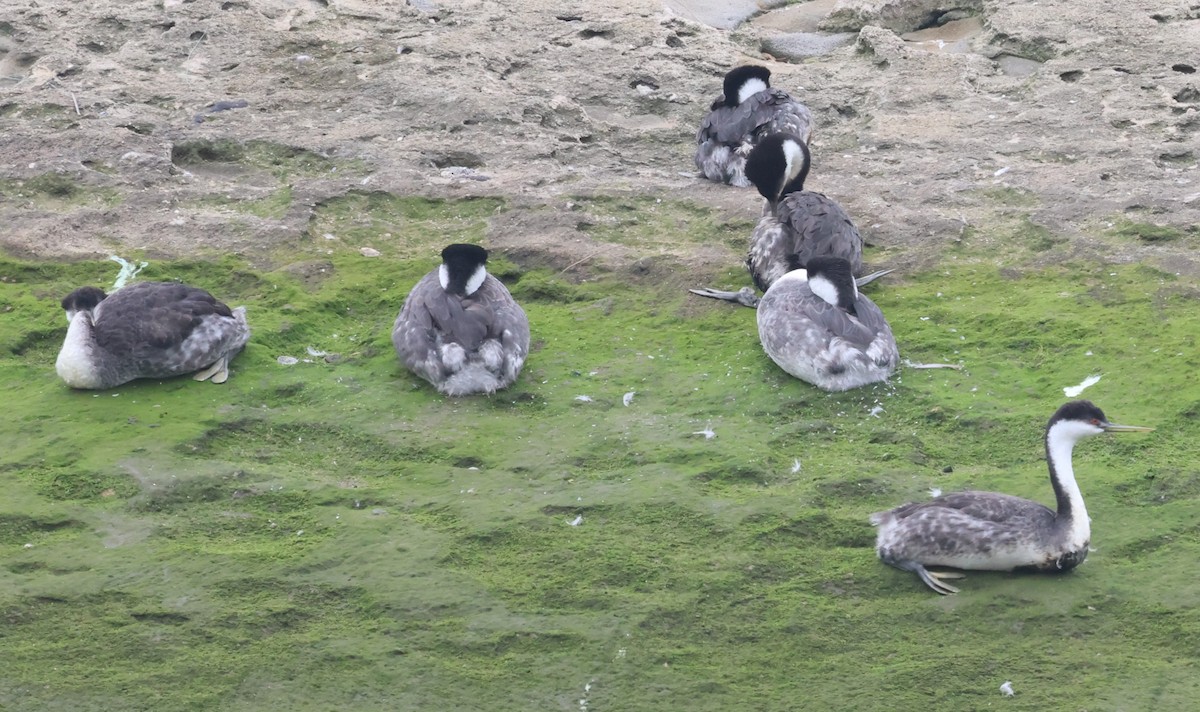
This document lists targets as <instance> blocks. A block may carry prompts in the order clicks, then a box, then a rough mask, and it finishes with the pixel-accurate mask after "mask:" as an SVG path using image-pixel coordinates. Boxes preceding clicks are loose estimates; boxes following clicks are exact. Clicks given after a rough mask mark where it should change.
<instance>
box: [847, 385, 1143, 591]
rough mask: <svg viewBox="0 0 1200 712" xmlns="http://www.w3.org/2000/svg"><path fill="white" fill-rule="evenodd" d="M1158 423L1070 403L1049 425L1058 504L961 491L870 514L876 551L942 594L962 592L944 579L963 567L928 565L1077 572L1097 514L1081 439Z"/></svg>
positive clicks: (1049, 452) (1049, 451) (1048, 449)
mask: <svg viewBox="0 0 1200 712" xmlns="http://www.w3.org/2000/svg"><path fill="white" fill-rule="evenodd" d="M1153 429H1154V428H1145V427H1142V426H1138V425H1117V424H1116V423H1110V422H1109V421H1108V418H1106V417H1105V416H1104V412H1103V411H1101V410H1100V409H1099V408H1097V407H1096V406H1094V405H1092V403H1090V402H1089V401H1072V402H1070V403H1067V404H1066V405H1064V406H1063V407H1061V408H1059V409H1058V411H1057V412H1056V413H1055V414H1054V415H1053V416H1052V417H1051V418H1050V422H1049V424H1047V426H1046V461H1047V463H1048V464H1049V467H1050V484H1051V485H1052V486H1053V487H1054V497H1055V500H1056V502H1057V508H1056V509H1050V508H1049V507H1047V506H1045V505H1043V504H1039V503H1038V502H1033V501H1030V500H1028V499H1022V498H1020V497H1013V496H1011V495H1007V494H1000V493H998V492H959V493H957V494H950V495H945V496H943V497H936V498H934V499H932V500H930V501H928V502H914V503H912V504H905V505H903V506H900V507H896V508H895V509H891V510H888V511H886V512H877V513H876V514H872V515H871V523H872V524H874V525H875V526H877V527H878V528H879V532H878V538H877V540H876V544H875V550H876V552H877V553H878V554H879V558H880V559H881V560H882V561H883V562H884V563H885V564H889V565H891V566H895V567H896V568H898V569H903V570H904V571H912V572H913V573H915V574H916V575H917V576H919V577H920V579H921V581H923V582H924V583H925V585H926V586H928V587H929V588H931V589H933V590H934V591H936V592H937V593H940V594H949V593H958V589H957V588H955V587H954V586H951V585H950V584H948V583H946V582H945V581H943V580H942V579H946V578H961V577H962V574H958V573H950V572H936V571H930V570H928V569H927V568H926V567H927V566H947V567H950V568H955V569H975V570H983V571H1013V570H1032V571H1051V572H1054V571H1070V570H1071V569H1073V568H1075V567H1076V566H1078V565H1079V564H1081V563H1083V560H1084V559H1085V558H1087V555H1088V544H1089V543H1090V541H1091V536H1092V533H1091V521H1090V520H1089V519H1088V513H1087V508H1086V507H1085V506H1084V504H1083V495H1082V494H1081V493H1080V491H1079V485H1078V484H1077V483H1076V482H1075V470H1074V468H1073V467H1072V464H1071V453H1072V451H1073V450H1074V448H1075V443H1077V442H1079V441H1080V440H1082V439H1083V438H1086V437H1091V436H1093V435H1100V434H1101V433H1131V432H1144V431H1149V430H1153Z"/></svg>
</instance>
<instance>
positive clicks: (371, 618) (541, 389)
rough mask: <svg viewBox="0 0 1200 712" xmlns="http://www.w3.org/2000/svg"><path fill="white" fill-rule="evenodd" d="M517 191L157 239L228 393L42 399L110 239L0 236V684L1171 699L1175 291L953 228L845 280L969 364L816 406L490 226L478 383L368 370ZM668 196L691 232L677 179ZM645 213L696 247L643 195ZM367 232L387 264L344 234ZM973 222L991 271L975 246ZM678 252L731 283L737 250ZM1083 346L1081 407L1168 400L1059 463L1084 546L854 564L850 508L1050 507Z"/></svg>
mask: <svg viewBox="0 0 1200 712" xmlns="http://www.w3.org/2000/svg"><path fill="white" fill-rule="evenodd" d="M638 205H639V207H638V209H639V210H643V211H645V210H648V209H649V206H648V205H643V204H638ZM507 209H509V207H508V206H507V205H506V204H504V203H503V202H501V201H496V200H470V201H459V202H451V203H446V202H439V201H429V200H422V199H399V198H394V197H391V196H385V195H382V194H361V195H351V196H347V197H346V198H343V199H340V200H339V201H338V202H337V204H329V205H325V206H321V207H320V208H319V209H318V214H317V217H316V218H315V220H314V227H313V230H312V233H311V235H310V236H309V238H308V239H306V240H304V241H303V242H302V243H300V244H296V245H292V246H290V247H289V248H288V249H287V250H286V251H281V252H280V254H278V255H276V256H274V257H273V258H271V259H256V260H254V261H249V260H244V259H241V258H237V257H221V258H217V257H212V258H211V259H210V258H206V257H203V256H200V257H198V258H197V259H195V260H194V261H187V262H156V261H154V260H150V265H149V266H148V267H147V268H146V269H145V270H144V271H143V273H142V274H141V275H139V279H163V280H171V279H180V280H184V281H187V282H189V283H192V284H196V285H199V286H202V287H205V288H207V289H209V290H211V291H212V292H214V293H215V294H217V295H218V296H220V297H222V298H223V299H225V300H226V301H228V302H229V303H230V304H233V305H241V304H244V305H246V306H247V308H248V311H249V319H250V322H251V325H252V328H253V331H254V333H253V337H252V341H251V343H250V345H249V346H248V348H247V350H246V351H245V352H244V353H243V354H242V355H241V356H240V357H239V358H238V359H237V360H236V361H235V363H234V366H235V372H234V374H233V376H232V377H231V379H230V380H229V382H228V383H226V384H225V385H223V386H215V385H212V384H208V383H194V382H193V381H191V380H190V379H187V378H184V379H177V380H172V381H166V382H153V381H145V382H137V383H134V384H129V385H126V386H123V387H121V388H118V389H114V390H112V391H106V392H98V393H92V392H76V391H71V390H69V389H67V388H65V387H64V386H63V385H62V384H61V383H60V382H59V381H58V380H57V378H56V377H55V375H54V359H55V356H56V354H57V350H58V347H59V344H60V343H61V339H62V337H63V334H64V333H65V327H66V324H65V320H64V318H63V315H62V312H61V310H60V309H59V306H58V302H59V300H60V299H61V297H62V296H63V295H64V294H66V293H67V292H68V291H69V290H70V289H71V288H73V287H75V286H78V285H81V284H97V285H100V286H108V285H109V284H111V281H112V279H113V277H114V276H115V274H116V271H117V266H116V265H115V264H114V263H112V262H104V261H95V262H80V263H71V264H67V263H31V262H21V261H16V260H11V259H4V260H2V261H0V398H2V399H3V403H4V410H5V411H6V412H5V416H4V417H3V419H0V439H2V441H3V448H2V449H0V484H2V485H3V489H4V493H5V496H4V497H3V498H0V612H2V614H3V617H4V620H3V626H0V650H3V651H4V653H3V661H4V664H3V666H0V709H3V710H46V709H71V710H142V709H144V710H156V711H160V712H161V711H166V710H346V709H353V710H410V709H411V710H416V709H428V710H489V711H492V710H582V711H587V710H591V711H592V712H595V711H598V710H620V711H622V712H630V711H636V710H655V711H658V710H680V709H689V710H697V711H699V710H732V709H745V710H794V709H811V710H834V709H856V710H898V709H921V708H925V707H927V706H936V707H937V708H939V709H947V710H965V709H988V708H997V709H999V708H1007V709H1012V710H1047V709H1071V710H1075V709H1086V710H1134V709H1184V708H1186V707H1187V706H1188V705H1189V704H1191V703H1192V701H1193V700H1195V699H1196V698H1197V696H1200V669H1198V668H1197V666H1198V661H1200V650H1198V649H1197V645H1196V640H1197V637H1198V636H1200V613H1197V612H1196V607H1197V604H1198V603H1200V583H1197V581H1196V577H1195V570H1196V569H1195V562H1196V561H1197V559H1198V558H1200V536H1198V531H1200V508H1198V504H1200V502H1198V498H1200V467H1197V465H1196V461H1197V457H1198V456H1200V452H1198V451H1200V445H1197V443H1198V442H1200V425H1198V422H1200V421H1198V419H1197V415H1200V387H1197V385H1196V384H1195V378H1194V374H1195V373H1196V372H1197V368H1198V366H1200V364H1198V363H1197V361H1198V359H1200V352H1198V351H1197V348H1196V347H1197V344H1196V339H1197V335H1200V312H1197V310H1196V308H1195V304H1196V298H1197V295H1198V294H1200V291H1198V290H1197V288H1196V286H1195V285H1192V284H1190V283H1185V282H1184V281H1182V280H1180V279H1179V278H1176V277H1175V276H1173V275H1171V274H1167V273H1163V272H1159V271H1157V270H1154V269H1151V268H1148V267H1145V266H1141V265H1123V266H1113V265H1109V264H1101V263H1097V262H1089V261H1079V259H1077V258H1072V257H1070V253H1068V252H1067V248H1068V247H1069V245H1067V244H1066V242H1065V240H1063V239H1060V238H1057V237H1055V236H1052V235H1048V234H1047V235H1042V234H1037V235H1031V236H1027V237H1028V239H1027V240H1025V241H1024V242H1022V241H1021V239H1023V238H1021V234H1022V232H1021V228H1019V227H1018V228H1015V229H1014V230H1015V231H1014V230H1010V229H1008V228H1004V229H997V231H996V233H995V234H989V233H988V232H987V231H981V230H978V229H976V230H972V231H969V234H967V235H966V236H965V237H964V240H963V241H962V242H961V244H960V245H959V247H957V248H955V249H954V250H952V251H950V252H947V253H946V254H944V255H943V256H942V258H941V261H940V262H939V263H938V264H937V266H936V268H934V269H930V270H928V271H926V272H923V273H920V274H904V275H895V276H893V277H889V278H887V279H885V280H883V281H882V282H880V283H878V284H877V285H874V286H872V287H870V288H869V289H870V293H871V296H872V298H873V299H875V300H876V302H877V303H878V304H879V305H880V306H881V307H882V308H883V310H884V312H885V313H886V314H887V315H888V317H889V319H890V321H891V323H892V325H893V328H894V330H895V332H896V334H897V337H898V340H899V343H900V347H901V350H902V353H903V355H904V357H906V358H907V359H909V360H911V361H916V362H945V363H955V364H961V365H962V366H963V369H962V370H961V371H953V370H916V369H912V368H903V369H902V370H901V371H900V372H899V373H898V374H897V375H896V376H895V377H894V378H893V379H892V381H891V382H890V383H888V384H881V385H877V386H874V387H868V388H864V389H860V390H857V391H853V392H849V393H843V394H832V395H831V394H825V393H822V392H820V391H817V390H815V389H813V388H811V387H808V386H807V385H805V384H803V383H801V382H798V381H796V380H794V379H792V378H790V377H788V376H787V375H786V374H784V373H783V372H781V371H780V370H779V369H777V368H776V367H775V366H774V365H773V364H772V363H771V362H770V361H769V360H768V359H767V358H766V357H765V356H764V355H763V354H762V352H761V349H760V348H759V346H758V342H757V337H756V332H755V325H754V312H753V311H751V310H748V309H742V308H735V307H732V306H729V305H726V304H721V303H716V302H706V301H701V300H698V299H696V298H695V297H691V296H689V295H687V294H686V292H685V291H683V290H682V289H680V288H679V285H678V284H677V281H678V280H672V279H654V278H653V277H647V276H644V275H643V276H639V275H634V274H626V273H621V272H603V271H598V272H597V273H595V274H592V275H590V279H588V280H587V281H581V282H576V281H572V280H569V279H567V278H565V277H564V276H563V275H562V274H561V273H559V272H558V271H556V270H551V269H548V268H546V267H545V266H539V265H536V264H518V263H516V262H514V261H510V260H507V259H505V258H504V257H503V256H500V255H496V256H495V259H494V260H493V265H492V268H493V272H494V273H495V274H497V275H498V276H499V277H501V278H502V279H503V280H504V281H506V282H507V283H508V284H510V286H511V287H512V290H513V293H514V294H515V295H516V296H517V298H518V299H520V300H521V301H522V303H523V304H524V306H525V308H526V310H527V311H528V313H529V316H530V321H531V322H532V325H533V333H534V342H535V343H534V348H533V353H532V354H531V356H530V358H529V362H528V364H527V366H526V369H525V371H524V373H523V375H522V376H521V378H520V380H519V381H518V382H517V384H516V385H515V386H514V387H513V388H511V389H510V390H508V391H505V392H503V393H500V394H497V395H496V396H494V397H491V398H465V399H448V398H445V397H442V396H439V395H438V394H437V393H436V392H435V391H433V389H432V388H430V387H429V386H427V385H426V384H425V383H423V382H422V381H420V380H418V379H416V378H415V377H413V376H411V375H409V374H407V373H406V372H404V371H402V370H401V369H400V368H399V366H398V363H397V361H396V359H395V356H394V354H393V352H392V348H391V344H390V341H389V331H390V326H391V323H392V320H393V319H394V317H395V314H396V312H397V311H398V309H399V307H400V304H401V302H402V301H403V298H404V295H405V294H406V293H407V290H408V289H409V288H410V287H411V286H412V284H413V283H415V281H416V280H417V279H418V278H419V277H420V276H421V275H422V274H423V273H424V272H426V271H427V270H429V269H430V268H432V267H433V266H434V264H435V263H436V254H437V251H438V250H439V249H440V248H441V246H442V245H444V244H445V243H446V242H449V241H457V240H484V239H485V238H484V235H485V228H486V224H487V220H488V219H489V217H490V216H493V215H495V214H497V213H499V212H502V211H504V210H507ZM589 209H590V210H591V211H592V212H593V213H596V214H611V215H612V217H613V220H612V221H609V222H606V223H603V224H601V225H600V226H599V227H597V228H596V231H595V232H596V234H595V235H594V237H596V239H606V240H607V239H611V240H612V241H626V242H628V240H630V239H636V240H638V241H639V242H638V245H639V246H640V245H641V244H642V243H641V242H640V241H641V240H642V237H643V236H638V235H637V234H634V237H633V238H631V237H630V234H631V231H622V230H616V229H613V228H611V227H608V226H611V225H614V224H618V225H619V223H620V221H621V220H622V219H625V218H624V217H622V216H623V215H624V214H625V213H624V212H623V211H627V210H628V206H625V205H621V204H620V201H613V200H612V199H607V198H597V199H595V200H594V201H592V202H591V204H590V206H589ZM661 210H663V211H665V214H667V215H668V217H669V216H670V215H671V211H674V216H675V217H677V218H679V219H680V220H684V219H686V220H691V221H693V223H702V224H705V225H716V224H717V223H715V222H713V221H712V217H711V215H710V214H709V213H708V211H707V209H705V208H702V207H699V206H696V205H693V204H688V203H679V204H670V203H668V204H666V205H664V206H662V207H661ZM626 217H627V216H626ZM649 223H650V225H651V226H652V227H653V229H654V230H661V231H662V232H663V235H662V241H661V243H659V244H662V245H668V246H671V247H670V248H669V249H676V250H678V249H684V248H685V247H686V245H684V243H685V242H686V241H687V239H689V238H685V237H684V236H682V235H678V234H677V235H672V234H670V231H671V229H672V225H674V224H676V221H675V220H672V219H653V220H650V221H649ZM713 229H714V230H715V229H716V228H713ZM606 230H607V231H609V232H611V233H612V234H611V235H610V236H608V237H606V236H605V235H607V233H606V232H605V231H606ZM692 232H693V233H694V231H692ZM1025 232H1028V231H1025ZM327 234H328V235H330V236H334V237H337V238H338V239H326V238H325V235H327ZM367 239H369V240H370V244H372V245H374V247H375V248H377V249H378V250H379V251H380V252H381V253H382V255H381V256H380V257H375V258H370V257H364V256H363V255H362V254H360V252H359V251H358V249H357V247H351V246H350V245H359V244H363V242H361V241H362V240H367ZM1105 239H1112V240H1114V241H1117V240H1122V239H1130V238H1128V236H1126V235H1124V234H1122V233H1119V232H1118V233H1114V234H1112V235H1109V236H1108V238H1105ZM1180 239H1192V238H1186V237H1184V238H1180ZM740 240H741V237H740V236H737V239H732V240H730V241H729V242H730V244H739V243H740ZM1005 240H1009V241H1010V247H1009V248H1006V250H1005V251H1004V255H1005V256H1004V257H1003V258H1000V259H999V260H998V259H996V257H995V253H996V250H995V249H994V247H987V245H994V244H995V243H997V242H1003V241H1005ZM646 251H647V252H653V251H654V248H653V247H646ZM731 254H734V253H733V251H731ZM1034 255H1037V256H1039V258H1040V259H1039V260H1038V261H1037V262H1036V263H1035V262H1034V261H1032V256H1034ZM124 256H125V257H127V258H134V257H137V256H136V255H124ZM1047 256H1051V257H1057V258H1058V259H1045V258H1046V257H1047ZM887 258H888V255H887V253H886V251H876V252H875V253H874V254H872V255H871V259H872V261H873V263H874V264H877V265H882V264H886V263H887ZM1037 265H1042V266H1037ZM705 279H707V280H708V283H709V284H718V285H729V286H740V285H741V284H745V283H747V282H748V278H747V277H746V275H745V274H744V273H743V272H741V271H740V269H739V268H738V263H737V258H736V257H734V258H733V259H732V260H731V263H730V269H729V270H728V271H726V272H724V273H721V274H716V275H701V276H699V277H698V278H697V285H696V286H699V285H700V284H703V283H704V281H705ZM322 352H324V354H322ZM281 356H291V357H294V358H296V359H298V360H299V362H298V363H295V364H293V365H283V364H281V363H280V362H279V361H278V358H279V357H281ZM1090 375H1100V376H1102V378H1101V380H1100V382H1099V383H1097V384H1096V385H1094V386H1092V387H1091V388H1090V389H1088V390H1087V392H1086V393H1085V396H1086V397H1089V398H1091V399H1093V400H1094V401H1095V402H1096V403H1097V404H1099V405H1100V406H1101V407H1102V408H1104V409H1105V411H1106V413H1107V414H1108V415H1109V416H1110V417H1111V418H1112V419H1113V420H1115V421H1117V422H1122V423H1131V424H1140V425H1152V426H1155V427H1157V428H1158V430H1157V431H1156V432H1154V433H1150V434H1146V435H1123V436H1114V437H1102V438H1097V439H1093V440H1090V441H1087V442H1085V443H1083V444H1082V445H1081V446H1080V448H1079V450H1078V451H1077V455H1076V470H1077V474H1078V478H1079V480H1080V482H1081V484H1082V487H1083V489H1084V495H1085V497H1086V499H1087V502H1088V506H1089V510H1090V512H1091V515H1092V517H1093V546H1094V550H1093V552H1092V554H1091V556H1090V557H1089V559H1088V560H1087V562H1086V563H1085V564H1084V565H1083V566H1082V567H1080V568H1079V569H1077V570H1076V571H1074V572H1072V573H1070V574H1068V575H1065V576H1062V577H1054V576H1041V577H1039V576H1015V575H1006V574H989V573H972V574H970V576H969V577H968V578H967V579H965V580H964V581H963V582H962V584H961V587H962V589H963V592H962V593H961V594H960V595H958V596H954V597H948V598H940V597H937V596H935V595H933V594H932V593H930V592H929V591H928V590H926V589H924V587H923V586H921V585H920V583H919V582H918V581H917V580H916V578H915V577H913V576H912V575H909V574H905V573H903V572H900V571H896V570H893V569H890V568H888V567H885V566H883V565H882V564H880V563H879V562H878V561H877V560H876V558H875V555H874V551H873V548H872V545H873V539H874V533H873V530H872V528H871V527H870V525H869V524H868V523H867V516H868V515H869V514H870V513H871V512H873V511H877V510H880V509H884V508H888V507H891V506H894V505H897V504H900V503H903V502H905V501H909V500H912V499H920V498H924V497H927V496H928V491H929V489H930V488H940V489H942V490H944V491H952V490H955V489H961V488H968V487H970V488H985V489H995V490H1001V491H1005V492H1009V493H1012V494H1017V495H1023V496H1028V497H1031V498H1035V499H1040V500H1042V501H1046V502H1052V501H1053V498H1052V494H1051V492H1050V488H1049V484H1048V482H1047V478H1046V471H1045V463H1044V461H1043V454H1042V449H1041V448H1042V443H1041V437H1042V428H1043V426H1044V423H1045V421H1046V419H1047V418H1048V417H1049V415H1050V414H1051V413H1052V412H1053V411H1054V409H1055V408H1057V407H1058V406H1059V405H1060V404H1061V403H1062V402H1063V401H1064V400H1066V399H1065V397H1064V396H1063V391H1062V388H1063V387H1064V386H1072V385H1076V384H1078V383H1079V382H1081V381H1082V380H1083V379H1084V378H1085V377H1087V376H1090ZM630 393H632V396H631V400H630V401H629V402H628V404H625V399H626V397H627V394H630ZM1005 681H1011V682H1012V687H1013V689H1014V690H1015V692H1016V695H1015V696H1014V697H1012V698H1006V697H1004V696H1003V695H1002V694H1001V692H1000V690H999V688H1000V685H1001V683H1003V682H1005Z"/></svg>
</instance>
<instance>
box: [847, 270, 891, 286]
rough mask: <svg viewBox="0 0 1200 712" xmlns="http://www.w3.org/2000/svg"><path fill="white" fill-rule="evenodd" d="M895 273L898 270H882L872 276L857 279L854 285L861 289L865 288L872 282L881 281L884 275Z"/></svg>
mask: <svg viewBox="0 0 1200 712" xmlns="http://www.w3.org/2000/svg"><path fill="white" fill-rule="evenodd" d="M895 271H896V270H894V269H881V270H879V271H878V272H872V273H871V274H867V275H863V276H862V277H855V278H854V284H855V285H857V286H859V287H863V286H866V285H868V284H870V283H871V282H874V281H875V280H877V279H879V278H880V277H882V276H883V275H885V274H891V273H892V272H895Z"/></svg>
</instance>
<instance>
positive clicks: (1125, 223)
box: [1108, 219, 1184, 242]
mask: <svg viewBox="0 0 1200 712" xmlns="http://www.w3.org/2000/svg"><path fill="white" fill-rule="evenodd" d="M1108 232H1109V234H1111V235H1115V236H1116V237H1120V238H1124V239H1134V240H1140V241H1142V242H1172V241H1175V240H1178V239H1180V238H1182V237H1183V236H1184V231H1183V230H1180V229H1179V228H1177V227H1174V226H1171V225H1158V224H1155V223H1147V222H1134V221H1132V220H1125V219H1121V220H1118V221H1116V222H1115V223H1114V225H1113V227H1111V228H1109V230H1108Z"/></svg>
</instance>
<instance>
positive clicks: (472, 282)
mask: <svg viewBox="0 0 1200 712" xmlns="http://www.w3.org/2000/svg"><path fill="white" fill-rule="evenodd" d="M486 278H487V269H486V268H484V266H483V265H479V266H478V267H476V268H475V272H474V273H473V274H472V275H471V278H470V279H468V280H467V294H474V293H475V290H477V289H479V287H480V286H482V285H483V280H484V279H486Z"/></svg>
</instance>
